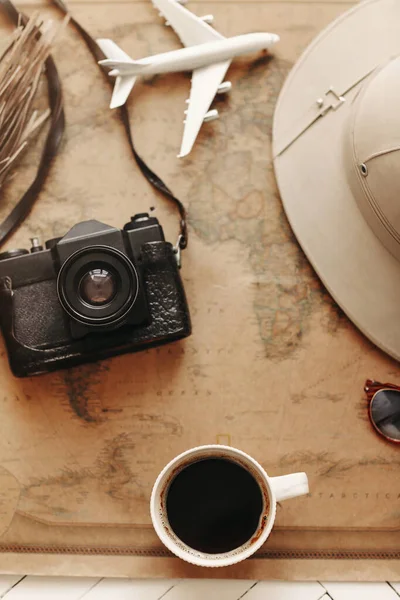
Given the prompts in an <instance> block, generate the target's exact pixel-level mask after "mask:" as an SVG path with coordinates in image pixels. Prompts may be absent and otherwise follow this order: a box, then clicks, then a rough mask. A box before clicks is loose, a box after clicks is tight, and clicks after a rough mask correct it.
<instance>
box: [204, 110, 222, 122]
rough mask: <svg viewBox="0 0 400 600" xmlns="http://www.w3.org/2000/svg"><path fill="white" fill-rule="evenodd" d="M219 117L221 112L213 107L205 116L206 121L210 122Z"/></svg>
mask: <svg viewBox="0 0 400 600" xmlns="http://www.w3.org/2000/svg"><path fill="white" fill-rule="evenodd" d="M218 117H219V112H218V111H217V109H216V108H215V109H213V110H209V111H208V113H206V115H205V117H204V123H209V122H210V121H215V119H218Z"/></svg>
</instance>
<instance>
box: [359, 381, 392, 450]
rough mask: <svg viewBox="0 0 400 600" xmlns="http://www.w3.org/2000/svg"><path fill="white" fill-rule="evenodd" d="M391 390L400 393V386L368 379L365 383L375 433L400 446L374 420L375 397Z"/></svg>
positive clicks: (369, 412) (369, 414) (369, 413)
mask: <svg viewBox="0 0 400 600" xmlns="http://www.w3.org/2000/svg"><path fill="white" fill-rule="evenodd" d="M390 390H394V391H396V392H400V386H398V385H395V384H394V383H381V382H380V381H374V380H373V379H367V381H366V382H365V386H364V392H365V393H366V395H367V398H368V401H369V407H368V416H369V420H370V422H371V425H372V427H373V428H374V429H375V431H376V432H377V433H378V434H379V435H380V436H381V437H383V438H384V439H385V440H387V441H388V442H390V443H391V444H400V440H395V439H393V438H391V437H389V436H387V435H385V434H384V433H382V431H381V430H380V429H379V428H378V427H377V425H376V424H375V422H374V420H373V418H372V403H373V401H374V398H375V396H376V395H377V394H378V393H379V392H385V391H390Z"/></svg>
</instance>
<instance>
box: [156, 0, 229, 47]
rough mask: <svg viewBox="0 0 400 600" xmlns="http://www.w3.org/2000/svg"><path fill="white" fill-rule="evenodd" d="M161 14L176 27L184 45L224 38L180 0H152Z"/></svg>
mask: <svg viewBox="0 0 400 600" xmlns="http://www.w3.org/2000/svg"><path fill="white" fill-rule="evenodd" d="M152 1H153V4H154V6H155V7H156V8H158V10H159V11H160V14H161V15H163V16H164V18H165V19H166V21H167V22H168V24H169V25H171V27H172V28H173V29H174V31H175V32H176V34H177V35H178V37H179V38H180V40H181V42H182V44H183V45H184V46H197V45H198V44H204V43H206V42H214V41H215V40H223V39H224V36H223V35H221V34H220V33H218V31H215V29H213V28H212V27H210V26H209V25H207V23H205V22H204V21H202V20H201V19H200V17H197V16H196V15H195V14H193V13H192V12H190V10H187V8H184V7H183V6H182V5H181V4H180V3H179V2H178V0H152Z"/></svg>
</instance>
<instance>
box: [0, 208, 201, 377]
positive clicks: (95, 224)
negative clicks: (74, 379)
mask: <svg viewBox="0 0 400 600" xmlns="http://www.w3.org/2000/svg"><path fill="white" fill-rule="evenodd" d="M0 327H1V329H2V331H3V335H4V338H5V342H6V347H7V351H8V358H9V362H10V366H11V370H12V372H13V373H14V375H16V376H17V377H25V376H28V375H36V374H39V373H45V372H49V371H55V370H57V369H61V368H67V367H71V366H73V365H78V364H81V363H87V362H92V361H96V360H99V359H103V358H106V357H109V356H115V355H118V354H123V353H126V352H136V351H138V350H143V349H145V348H149V347H151V346H159V345H161V344H166V343H168V342H172V341H174V340H178V339H181V338H184V337H187V336H188V335H190V333H191V324H190V316H189V310H188V306H187V302H186V297H185V292H184V288H183V284H182V280H181V277H180V274H179V266H178V262H177V254H176V252H175V250H174V248H173V246H172V244H170V243H169V242H166V241H165V239H164V233H163V230H162V227H161V225H160V224H159V222H158V220H157V219H156V218H155V217H150V216H149V215H148V214H147V213H143V214H138V215H135V216H134V217H132V219H131V221H130V222H129V223H127V224H126V225H125V227H124V228H123V230H120V229H116V228H115V227H110V226H109V225H105V224H103V223H100V222H99V221H94V220H93V221H85V222H83V223H79V224H78V225H75V226H74V227H73V228H72V229H71V230H70V231H69V232H68V233H67V234H66V235H65V236H64V237H62V238H56V239H52V240H49V241H47V242H46V245H45V249H43V248H42V247H41V246H40V245H38V243H37V242H36V243H34V244H33V246H32V248H31V250H30V252H29V251H28V250H11V251H9V252H4V253H2V254H0Z"/></svg>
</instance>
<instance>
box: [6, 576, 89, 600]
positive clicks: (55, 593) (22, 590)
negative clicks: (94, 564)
mask: <svg viewBox="0 0 400 600" xmlns="http://www.w3.org/2000/svg"><path fill="white" fill-rule="evenodd" d="M98 581H99V579H98V578H95V577H93V578H92V577H25V578H24V579H23V580H22V581H21V583H19V584H18V585H16V586H15V587H13V588H12V589H11V590H10V591H9V592H8V593H7V594H5V596H4V598H5V599H6V600H55V599H57V600H80V599H81V598H82V597H83V596H84V594H85V593H86V592H87V591H88V590H90V589H91V588H92V587H93V586H94V585H95V584H96V583H97V582H98Z"/></svg>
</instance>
